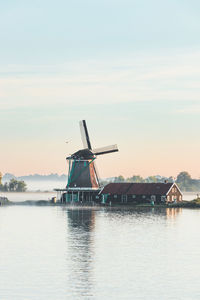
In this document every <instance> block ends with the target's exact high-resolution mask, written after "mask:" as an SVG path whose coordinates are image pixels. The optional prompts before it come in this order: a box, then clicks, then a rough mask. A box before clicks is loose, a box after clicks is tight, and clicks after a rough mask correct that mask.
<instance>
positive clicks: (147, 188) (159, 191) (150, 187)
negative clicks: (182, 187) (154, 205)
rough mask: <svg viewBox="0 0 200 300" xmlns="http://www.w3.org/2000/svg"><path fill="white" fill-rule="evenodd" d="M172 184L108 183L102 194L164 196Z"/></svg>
mask: <svg viewBox="0 0 200 300" xmlns="http://www.w3.org/2000/svg"><path fill="white" fill-rule="evenodd" d="M172 185H173V183H109V184H107V185H106V186H105V187H104V188H103V190H102V192H101V193H102V194H118V195H119V194H129V195H166V194H167V192H168V191H169V189H170V188H171V187H172Z"/></svg>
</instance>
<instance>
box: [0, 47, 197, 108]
mask: <svg viewBox="0 0 200 300" xmlns="http://www.w3.org/2000/svg"><path fill="white" fill-rule="evenodd" d="M199 80H200V52H194V53H193V52H191V53H182V54H179V53H176V52H174V53H172V54H169V53H168V54H162V55H161V54H159V55H155V54H154V55H150V54H149V55H142V54H141V55H138V54H132V55H129V56H127V57H126V58H123V59H122V58H117V57H113V58H112V59H110V60H103V61H102V60H87V61H81V62H77V61H75V62H65V63H64V64H62V65H60V64H58V65H37V66H36V65H34V66H32V65H29V66H28V65H10V66H8V67H7V68H4V67H3V66H2V68H1V72H0V91H1V92H0V103H1V107H3V108H10V107H29V106H38V105H50V104H55V103H57V104H58V105H59V104H62V105H70V104H73V105H74V104H77V105H79V104H83V103H85V104H101V103H105V104H106V103H123V102H133V101H174V100H176V101H188V99H189V100H190V101H199V99H200V88H199V86H198V85H199Z"/></svg>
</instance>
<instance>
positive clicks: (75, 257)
mask: <svg viewBox="0 0 200 300" xmlns="http://www.w3.org/2000/svg"><path fill="white" fill-rule="evenodd" d="M199 228H200V210H192V209H172V208H171V209H170V208H167V209H154V208H145V209H144V208H143V209H137V210H135V209H132V210H119V209H109V208H107V209H106V208H96V209H95V208H93V209H91V208H85V209H79V208H73V207H71V208H66V207H59V206H58V207H34V206H33V207H27V206H17V207H14V206H12V207H0V249H1V255H0V299H1V300H8V299H9V300H13V299H15V300H38V299H40V300H64V299H73V300H74V299H77V300H78V299H99V300H100V299H145V300H146V299H148V300H149V299H153V300H157V299H159V300H160V299H163V300H165V299H170V300H171V299H176V300H177V299H178V300H179V299H181V300H189V299H192V300H193V299H195V300H196V299H200V292H199V278H200V268H199V259H200V251H199V249H200V237H199Z"/></svg>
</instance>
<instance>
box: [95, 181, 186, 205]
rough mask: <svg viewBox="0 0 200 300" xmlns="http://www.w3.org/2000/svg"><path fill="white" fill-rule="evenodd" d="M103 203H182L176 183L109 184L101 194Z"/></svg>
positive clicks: (181, 195)
mask: <svg viewBox="0 0 200 300" xmlns="http://www.w3.org/2000/svg"><path fill="white" fill-rule="evenodd" d="M100 195H101V199H102V202H103V203H105V204H106V203H110V204H139V203H141V204H142V203H156V204H159V203H170V202H180V201H182V199H183V194H182V193H181V191H180V189H179V188H178V186H177V185H176V183H167V182H166V183H109V184H107V185H106V186H105V187H104V188H103V189H102V191H101V193H100Z"/></svg>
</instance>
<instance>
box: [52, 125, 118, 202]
mask: <svg viewBox="0 0 200 300" xmlns="http://www.w3.org/2000/svg"><path fill="white" fill-rule="evenodd" d="M80 131H81V137H82V142H83V149H81V150H78V151H77V152H75V153H73V154H72V155H70V156H68V157H67V158H66V159H67V161H68V163H69V170H68V182H67V186H66V188H65V189H55V190H56V191H57V198H58V199H59V200H60V201H61V203H71V202H92V201H95V200H96V199H97V198H98V197H99V196H98V194H99V193H100V191H101V189H102V188H101V186H100V182H99V176H98V172H97V167H96V165H95V160H96V158H97V157H98V156H99V155H104V154H108V153H113V152H116V151H118V148H117V145H111V146H107V147H103V148H98V149H92V146H91V142H90V138H89V134H88V129H87V125H86V121H85V120H82V121H80Z"/></svg>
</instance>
